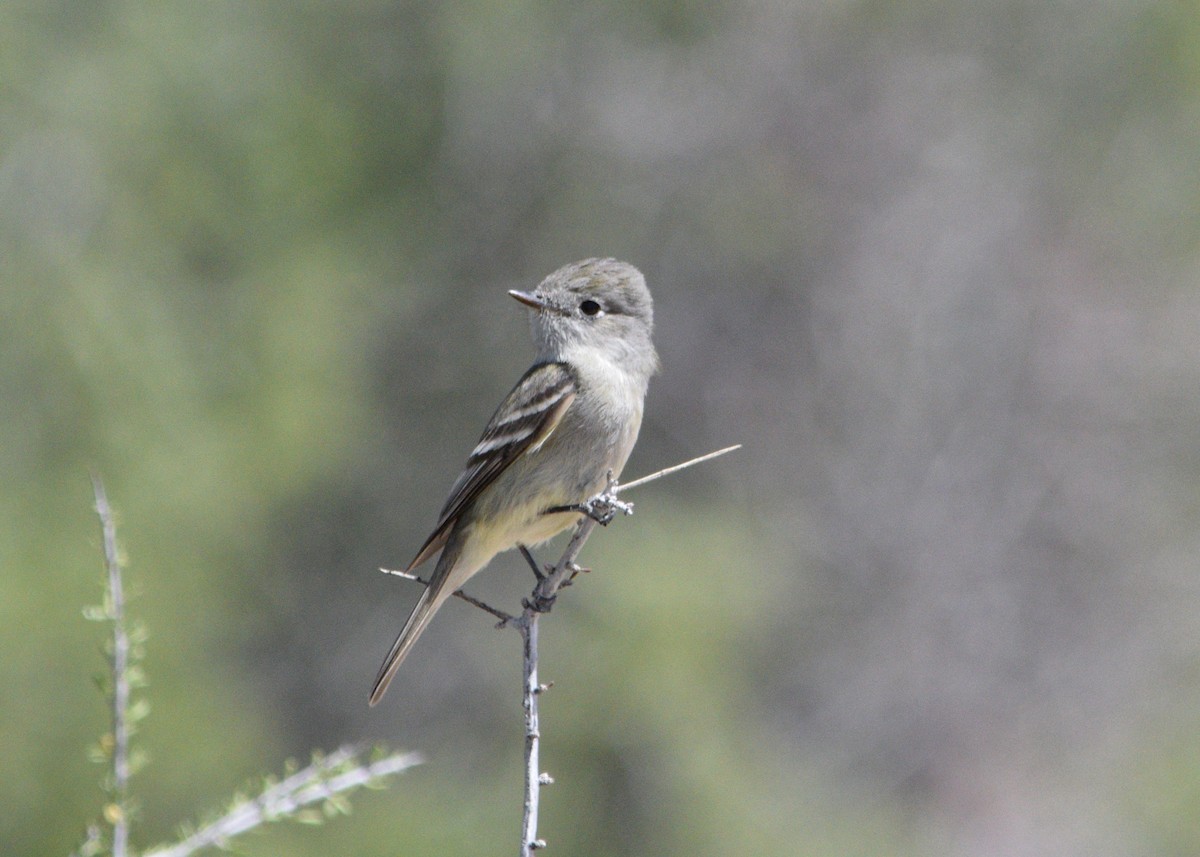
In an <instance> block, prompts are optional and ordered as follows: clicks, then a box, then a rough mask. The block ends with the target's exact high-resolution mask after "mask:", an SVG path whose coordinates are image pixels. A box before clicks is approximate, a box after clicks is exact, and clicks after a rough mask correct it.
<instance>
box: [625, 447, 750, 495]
mask: <svg viewBox="0 0 1200 857" xmlns="http://www.w3.org/2000/svg"><path fill="white" fill-rule="evenodd" d="M741 448H742V445H741V444H740V443H735V444H734V445H733V446H727V447H725V448H724V449H718V450H717V451H716V452H710V453H708V454H707V455H701V456H700V457H698V458H693V459H692V460H691V461H685V462H683V463H682V464H676V465H673V466H671V467H664V468H663V469H662V470H659V471H656V472H654V473H651V474H649V475H648V476H643V477H641V478H640V479H635V480H633V481H632V482H626V483H624V484H622V485H619V486H617V487H616V488H614V489H613V493H614V494H619V493H620V492H622V491H628V490H629V489H630V488H637V487H638V486H639V485H645V484H646V483H647V482H653V481H654V480H655V479H661V478H663V477H664V476H670V475H671V474H672V473H678V472H679V471H680V470H683V469H684V468H685V467H691V466H692V465H693V464H700V463H701V462H703V461H709V460H711V459H714V458H716V457H717V456H719V455H724V454H725V453H727V452H733V451H734V450H735V449H741Z"/></svg>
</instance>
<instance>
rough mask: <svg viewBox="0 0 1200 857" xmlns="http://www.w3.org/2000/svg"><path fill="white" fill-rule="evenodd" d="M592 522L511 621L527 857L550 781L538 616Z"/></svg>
mask: <svg viewBox="0 0 1200 857" xmlns="http://www.w3.org/2000/svg"><path fill="white" fill-rule="evenodd" d="M615 484H616V483H615V482H613V481H612V478H611V476H610V478H609V484H608V488H606V489H605V491H606V492H608V491H611V490H612V488H613V486H614V485H615ZM609 496H611V495H609ZM614 499H615V497H614ZM596 523H597V521H596V519H595V518H592V517H587V516H585V517H584V518H583V519H582V520H581V521H580V522H579V525H578V526H577V527H576V528H575V532H574V534H573V535H572V536H571V540H570V541H569V542H567V549H566V550H565V551H564V552H563V555H562V557H561V558H559V560H558V564H557V565H555V566H554V568H553V569H552V570H551V571H550V573H549V574H547V575H546V576H545V577H543V578H541V579H540V580H539V581H538V583H537V586H536V587H535V588H534V590H533V598H532V599H530V600H529V601H526V602H525V611H524V612H523V613H522V614H521V615H520V617H518V618H517V619H516V623H515V624H516V625H517V629H518V630H519V631H520V632H521V639H522V642H523V643H524V670H523V678H524V705H525V814H524V818H523V820H522V824H521V857H530V855H532V854H533V852H534V851H536V850H537V849H539V848H545V847H546V843H545V841H544V840H542V839H538V835H537V826H538V800H539V798H540V796H541V788H542V786H543V785H549V784H550V783H552V782H554V780H553V779H552V778H551V777H550V775H549V774H546V773H542V771H541V770H540V767H541V765H540V762H539V755H540V754H539V750H540V745H541V738H542V735H541V725H540V722H539V717H538V698H539V697H540V696H541V693H542V691H543V690H545V689H546V688H545V686H544V685H542V684H541V683H540V682H539V681H538V617H539V616H540V615H541V614H542V613H544V612H546V611H547V610H549V609H550V605H552V604H553V603H554V598H555V596H556V595H557V594H558V590H559V589H561V588H562V585H563V583H564V581H565V580H566V579H567V576H568V575H569V574H571V572H572V571H574V569H575V557H577V556H579V552H580V551H581V550H583V544H584V542H586V541H587V539H588V536H590V535H591V534H592V530H594V529H595V528H596Z"/></svg>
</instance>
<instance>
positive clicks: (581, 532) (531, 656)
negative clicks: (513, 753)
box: [380, 443, 741, 857]
mask: <svg viewBox="0 0 1200 857" xmlns="http://www.w3.org/2000/svg"><path fill="white" fill-rule="evenodd" d="M740 448H741V444H740V443H739V444H735V445H733V446H728V447H725V448H724V449H718V450H716V451H715V452H710V453H708V454H707V455H701V456H699V457H697V458H693V459H690V460H688V461H684V462H682V463H680V464H676V465H674V466H672V467H666V468H663V469H662V470H659V471H656V472H654V473H651V474H649V475H647V476H643V477H641V478H640V479H635V480H633V481H632V482H629V483H627V484H625V485H618V484H617V482H616V480H614V479H613V478H612V474H611V473H610V474H609V477H608V484H607V485H606V486H605V488H604V490H603V491H602V492H600V493H599V494H597V495H596V496H595V497H592V498H591V499H589V500H588V501H587V502H585V503H583V504H581V505H580V506H577V507H569V510H570V511H578V512H581V513H582V514H583V517H582V518H580V520H579V523H578V524H577V525H576V526H575V532H574V533H573V534H572V535H571V540H570V541H569V542H567V547H566V550H564V551H563V554H562V556H561V557H559V559H558V562H557V563H555V564H554V567H553V568H551V569H549V570H548V571H547V572H546V573H545V574H543V573H542V571H541V570H540V569H539V568H538V566H537V562H536V561H535V560H534V559H533V558H532V555H531V554H530V553H529V552H528V550H527V549H526V548H525V547H524V546H521V548H522V551H521V552H522V553H523V554H524V555H525V557H526V559H527V560H529V563H530V565H531V566H532V568H533V570H534V573H535V574H536V575H537V578H538V581H537V585H536V586H535V587H534V589H533V593H532V595H531V596H530V597H529V598H528V599H526V600H525V601H524V602H523V606H524V610H523V611H522V612H521V615H519V616H510V615H508V614H507V613H505V612H503V611H502V610H497V609H496V608H494V607H491V606H489V605H487V604H484V603H483V602H482V601H479V600H477V599H475V598H472V597H471V596H469V595H467V594H466V593H464V592H463V591H462V590H459V591H458V592H455V593H454V594H455V595H456V596H458V597H459V598H461V599H463V600H464V601H467V602H468V603H470V604H474V605H475V606H476V607H479V608H480V609H481V610H485V611H487V612H488V613H490V614H492V615H493V616H495V617H497V618H498V619H500V627H503V626H505V625H511V626H513V627H515V628H516V629H517V630H518V631H519V632H520V634H521V640H522V643H523V652H524V656H523V670H522V679H521V684H522V696H523V708H524V710H525V812H524V817H523V819H522V824H521V851H520V853H521V857H530V855H532V854H533V852H534V851H536V850H538V849H540V848H545V847H546V843H545V841H544V840H542V839H538V836H537V825H538V801H539V798H540V795H541V787H542V786H543V785H548V784H550V783H552V782H554V780H553V779H552V778H551V777H550V775H549V774H546V773H543V772H542V771H541V769H540V765H539V750H540V745H541V731H540V722H539V712H538V698H539V696H540V695H541V694H542V692H543V691H545V690H546V688H547V685H543V684H541V683H540V682H539V681H538V618H539V617H540V616H541V614H542V613H547V612H549V610H550V608H551V606H553V604H554V599H555V598H556V597H557V595H558V591H559V590H560V589H561V588H562V587H563V586H564V585H566V583H567V582H569V580H570V579H571V578H572V577H573V576H574V575H575V574H576V572H578V571H579V566H577V565H576V564H575V558H576V557H577V556H579V553H580V551H582V550H583V545H584V543H585V542H586V541H587V540H588V537H589V536H591V534H592V530H594V529H595V528H596V525H597V524H602V525H604V526H607V525H608V523H609V522H610V521H611V520H612V519H613V518H614V517H615V516H616V514H617V513H618V512H621V513H623V514H626V515H632V514H633V504H632V503H627V502H625V501H623V500H621V499H619V498H618V494H619V493H620V492H622V491H628V490H629V489H631V488H637V487H639V486H641V485H645V484H646V483H648V482H653V481H654V480H656V479H661V478H662V477H664V476H669V475H671V474H672V473H677V472H678V471H680V470H683V469H684V468H685V467H691V466H692V465H695V464H700V463H701V462H704V461H709V460H711V459H713V458H716V457H717V456H720V455H725V454H726V453H728V452H733V451H734V450H735V449H740ZM567 510H568V508H566V507H564V508H562V509H554V510H552V511H567ZM380 570H381V571H383V572H384V573H386V574H393V575H397V576H400V577H405V578H408V579H409V580H415V581H417V582H418V583H421V584H425V585H428V584H426V583H425V581H424V580H422V579H421V578H419V577H417V576H416V575H413V574H409V573H407V572H402V571H389V570H388V569H380Z"/></svg>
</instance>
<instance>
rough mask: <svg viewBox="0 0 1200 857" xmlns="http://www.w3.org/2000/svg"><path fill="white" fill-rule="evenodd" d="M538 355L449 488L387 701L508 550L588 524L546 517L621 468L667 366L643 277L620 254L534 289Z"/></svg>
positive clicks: (392, 655) (571, 268)
mask: <svg viewBox="0 0 1200 857" xmlns="http://www.w3.org/2000/svg"><path fill="white" fill-rule="evenodd" d="M509 294H510V295H512V296H513V297H514V298H516V299H517V300H518V301H520V302H521V303H523V304H525V305H526V306H528V307H530V309H531V310H532V325H531V326H532V329H533V341H534V344H535V345H536V346H537V356H536V358H535V359H534V363H533V366H531V367H530V368H529V371H527V372H526V373H525V374H524V375H523V376H522V377H521V380H520V381H518V382H517V385H516V386H515V387H514V388H513V390H512V392H511V393H509V394H508V396H507V398H505V400H504V401H503V402H501V404H500V407H499V408H497V409H496V413H495V414H493V415H492V418H491V420H490V421H489V422H488V424H487V428H485V429H484V430H483V436H482V437H481V438H480V439H479V443H478V445H477V446H476V447H475V449H474V451H473V452H472V453H471V457H470V458H468V459H467V466H466V468H465V469H464V470H463V472H462V475H461V476H459V477H458V481H456V482H455V483H454V485H453V487H452V488H451V489H450V497H449V499H447V500H446V505H445V506H444V507H442V512H441V515H439V516H438V521H437V524H436V525H435V526H434V528H433V533H432V534H431V535H430V536H429V538H428V539H426V540H425V544H423V545H422V546H421V549H420V550H419V551H417V555H416V557H414V558H413V561H412V562H410V563H409V564H408V568H407V569H406V571H412V570H413V569H415V568H416V567H417V566H419V565H421V563H423V562H425V560H427V559H429V558H430V557H431V556H433V555H434V554H435V553H437V552H438V551H439V550H440V551H441V552H442V555H441V557H440V558H439V559H438V563H437V568H436V569H435V570H434V572H433V577H432V579H431V580H430V581H429V586H427V587H426V588H425V591H424V592H423V593H421V597H420V598H419V599H418V600H417V605H416V607H414V608H413V611H412V613H411V614H410V615H409V617H408V621H407V622H405V623H404V628H403V629H402V630H401V631H400V635H399V636H398V637H397V638H396V642H395V643H394V644H393V645H392V649H391V651H390V652H388V655H387V657H386V658H385V659H384V661H383V666H382V667H380V669H379V675H378V677H376V679H375V687H374V688H373V689H372V691H371V705H375V704H376V703H377V702H379V700H380V699H382V698H383V694H384V693H385V692H386V691H387V687H388V683H389V682H391V680H392V677H393V676H394V675H395V674H396V670H397V668H398V667H399V666H400V663H401V662H402V661H403V660H404V658H405V656H406V655H407V654H408V652H409V650H410V649H411V648H412V646H413V643H415V642H416V641H417V638H418V637H419V636H420V635H421V632H422V631H424V630H425V626H426V625H428V624H429V620H430V619H432V618H433V614H434V613H436V612H437V610H438V608H439V607H441V606H442V604H443V603H444V602H445V600H446V599H447V598H449V597H450V596H451V595H453V594H454V592H455V591H457V590H458V589H460V588H461V587H462V586H463V584H465V583H466V582H467V580H468V579H470V578H471V577H472V576H473V575H474V574H475V573H476V572H477V571H479V570H480V569H481V568H483V567H484V566H486V565H487V564H488V563H489V562H491V560H492V557H494V556H495V555H496V554H498V553H500V552H501V551H506V550H510V549H512V548H514V547H516V546H517V545H527V546H532V545H537V544H539V543H541V542H544V541H546V540H547V539H549V538H551V537H552V536H554V535H556V534H558V533H560V532H562V531H563V530H564V529H566V528H567V527H569V526H571V525H572V524H574V523H576V522H577V521H578V520H579V515H580V513H579V512H574V511H572V512H562V511H555V512H551V511H548V510H550V509H554V508H556V507H562V506H575V505H578V504H580V503H583V502H584V501H586V500H587V499H589V498H590V497H592V496H594V495H595V494H597V493H598V492H599V491H600V490H601V489H603V488H604V486H605V483H606V479H607V474H608V472H609V471H610V470H611V471H612V473H613V476H614V477H615V476H617V475H618V474H619V473H620V472H621V468H623V467H624V466H625V460H626V459H627V458H629V453H630V452H631V451H632V449H633V444H634V442H635V441H636V440H637V436H638V429H639V428H640V427H641V424H642V402H643V400H644V399H645V397H646V386H647V384H648V383H649V381H650V376H652V375H653V374H654V373H655V372H656V371H657V370H658V355H657V353H656V352H655V351H654V344H653V343H652V342H651V333H652V331H653V327H654V310H653V302H652V301H651V299H650V291H649V290H648V289H647V288H646V279H645V278H644V277H643V276H642V274H641V272H640V271H638V270H637V269H636V268H634V267H633V266H632V265H629V264H626V263H625V262H618V261H617V260H616V259H585V260H583V261H582V262H576V263H574V264H572V265H567V266H566V267H563V268H560V269H558V270H557V271H555V272H554V273H553V274H551V275H550V276H548V277H547V278H546V279H544V280H543V281H542V283H541V285H539V286H538V287H537V289H536V290H535V291H532V292H519V291H511V292H509Z"/></svg>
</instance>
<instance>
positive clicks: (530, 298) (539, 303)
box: [509, 289, 562, 313]
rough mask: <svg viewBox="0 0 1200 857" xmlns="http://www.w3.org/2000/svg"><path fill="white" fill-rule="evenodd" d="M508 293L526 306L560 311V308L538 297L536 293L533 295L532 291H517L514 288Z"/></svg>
mask: <svg viewBox="0 0 1200 857" xmlns="http://www.w3.org/2000/svg"><path fill="white" fill-rule="evenodd" d="M509 294H510V295H512V296H513V297H514V298H516V299H517V300H519V301H520V302H521V303H523V304H525V306H527V307H533V308H534V309H538V310H544V311H546V312H556V313H561V312H562V310H560V309H559V308H558V307H556V306H555V305H554V304H552V303H550V302H549V301H547V300H545V299H544V298H541V297H539V296H538V295H535V294H534V293H533V292H519V291H517V290H516V289H512V290H511V291H509Z"/></svg>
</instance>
